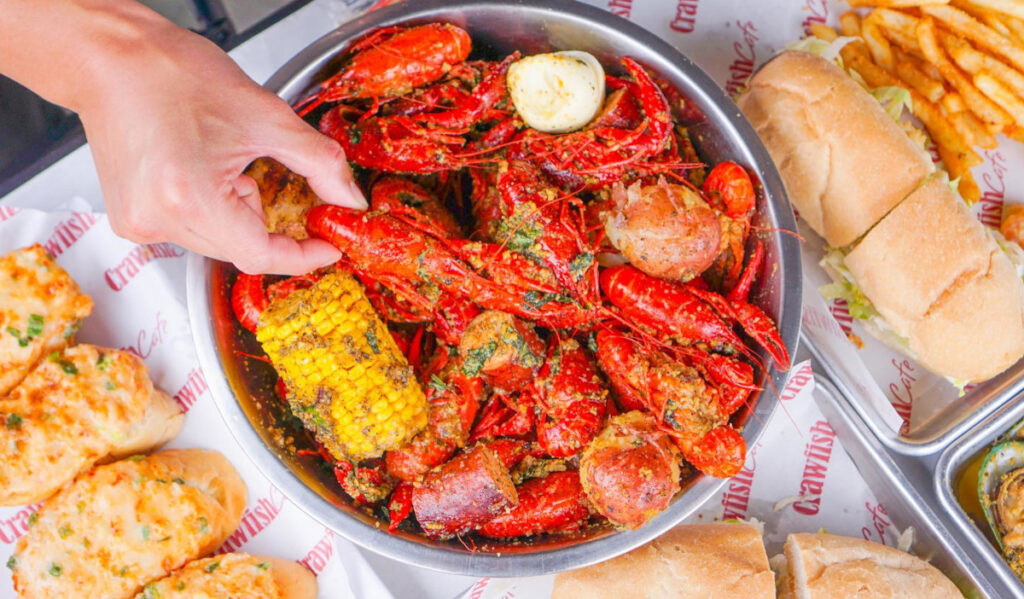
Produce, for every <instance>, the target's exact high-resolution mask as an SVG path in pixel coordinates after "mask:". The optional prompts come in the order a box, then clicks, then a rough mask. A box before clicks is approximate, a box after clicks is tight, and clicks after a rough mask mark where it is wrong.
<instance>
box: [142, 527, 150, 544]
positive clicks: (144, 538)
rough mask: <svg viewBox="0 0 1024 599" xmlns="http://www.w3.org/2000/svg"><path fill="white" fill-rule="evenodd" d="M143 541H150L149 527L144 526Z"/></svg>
mask: <svg viewBox="0 0 1024 599" xmlns="http://www.w3.org/2000/svg"><path fill="white" fill-rule="evenodd" d="M142 540H143V541H148V540H149V527H148V526H143V527H142Z"/></svg>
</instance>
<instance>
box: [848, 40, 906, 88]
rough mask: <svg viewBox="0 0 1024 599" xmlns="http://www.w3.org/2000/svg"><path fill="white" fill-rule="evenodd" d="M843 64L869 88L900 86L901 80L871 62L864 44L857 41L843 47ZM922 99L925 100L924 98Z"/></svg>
mask: <svg viewBox="0 0 1024 599" xmlns="http://www.w3.org/2000/svg"><path fill="white" fill-rule="evenodd" d="M839 56H840V57H841V58H842V59H843V64H845V65H846V66H847V67H848V68H851V69H853V70H854V72H856V73H857V74H858V75H860V76H861V78H862V79H864V81H865V82H866V83H867V84H868V87H886V86H888V85H896V86H900V81H899V79H896V78H895V77H893V76H892V75H890V74H889V72H888V71H886V70H885V69H883V68H882V67H880V66H878V65H877V64H875V63H873V62H871V54H870V53H869V52H868V49H867V46H865V45H864V42H862V41H860V40H857V41H855V42H850V43H849V44H846V45H845V46H843V49H842V50H840V51H839ZM922 99H924V98H923V97H922Z"/></svg>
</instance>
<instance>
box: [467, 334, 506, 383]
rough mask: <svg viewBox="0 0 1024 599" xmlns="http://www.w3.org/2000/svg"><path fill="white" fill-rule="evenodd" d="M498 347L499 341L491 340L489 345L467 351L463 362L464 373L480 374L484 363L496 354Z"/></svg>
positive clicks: (468, 374) (469, 374) (470, 374)
mask: <svg viewBox="0 0 1024 599" xmlns="http://www.w3.org/2000/svg"><path fill="white" fill-rule="evenodd" d="M497 349H498V344H497V342H495V341H491V342H490V343H488V344H487V345H483V346H481V347H476V348H473V349H471V350H469V351H468V352H466V360H465V362H463V363H462V373H463V374H465V375H466V376H476V375H478V374H480V369H482V368H483V367H484V363H485V362H487V360H488V359H490V357H491V356H493V355H494V352H495V350H497Z"/></svg>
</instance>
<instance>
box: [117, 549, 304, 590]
mask: <svg viewBox="0 0 1024 599" xmlns="http://www.w3.org/2000/svg"><path fill="white" fill-rule="evenodd" d="M145 588H146V592H144V593H140V594H139V595H137V597H143V598H145V597H159V598H160V599H197V598H199V597H203V598H207V597H209V598H214V597H216V598H218V599H220V598H223V599H228V598H230V599H316V593H317V587H316V578H315V577H314V576H313V574H312V573H310V572H309V570H306V569H305V568H303V567H302V566H300V565H299V564H297V563H295V562H289V561H287V560H282V559H277V558H273V557H263V556H260V555H249V554H247V553H225V554H224V555H217V556H214V557H208V558H205V559H198V560H195V561H193V562H189V563H188V564H187V565H186V566H185V567H184V568H181V569H180V570H177V571H175V572H173V573H172V574H170V575H169V576H166V577H164V578H161V579H160V580H157V581H154V582H151V583H149V584H147V585H146V587H145Z"/></svg>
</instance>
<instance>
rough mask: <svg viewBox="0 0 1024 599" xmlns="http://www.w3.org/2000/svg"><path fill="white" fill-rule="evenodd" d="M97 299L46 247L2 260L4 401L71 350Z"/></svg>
mask: <svg viewBox="0 0 1024 599" xmlns="http://www.w3.org/2000/svg"><path fill="white" fill-rule="evenodd" d="M91 312H92V299H91V298H90V297H89V296H88V295H85V294H83V293H82V290H81V289H79V288H78V284H77V283H75V281H74V279H72V278H71V276H70V275H69V274H68V273H67V271H65V270H64V269H63V268H61V267H60V266H59V265H58V264H57V263H56V262H54V261H53V258H51V257H50V255H49V254H48V253H47V252H46V250H44V249H43V246H41V245H38V244H37V245H33V246H29V247H27V248H22V249H20V250H15V251H13V252H11V253H9V254H5V255H3V256H0V397H2V396H4V395H6V394H7V392H8V391H10V390H11V389H12V388H14V386H15V385H17V384H18V383H19V382H20V381H21V379H23V378H25V375H27V374H28V372H29V370H31V369H32V366H33V365H35V363H36V362H38V361H39V360H40V359H42V358H43V356H46V355H47V354H49V353H50V352H53V351H56V350H59V349H63V348H65V347H67V346H68V345H69V344H70V342H71V338H72V336H74V334H75V331H77V330H78V323H79V321H81V320H82V319H83V318H85V317H86V316H88V315H89V314H90V313H91Z"/></svg>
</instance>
